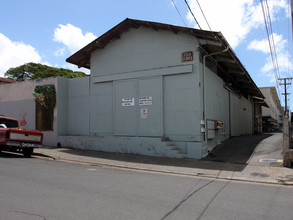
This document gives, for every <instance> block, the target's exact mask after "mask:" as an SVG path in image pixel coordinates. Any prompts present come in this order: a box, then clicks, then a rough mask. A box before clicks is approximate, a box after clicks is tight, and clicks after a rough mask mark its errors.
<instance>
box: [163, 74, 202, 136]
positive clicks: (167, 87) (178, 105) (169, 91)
mask: <svg viewBox="0 0 293 220" xmlns="http://www.w3.org/2000/svg"><path fill="white" fill-rule="evenodd" d="M196 79H197V78H196V75H195V74H179V75H172V76H165V77H164V135H165V136H168V137H170V136H171V137H173V138H176V139H179V140H180V139H182V138H184V139H190V140H193V141H194V140H197V141H199V140H201V136H200V123H199V122H200V114H201V111H200V106H199V104H198V103H199V100H198V96H197V93H196V91H197V87H198V82H197V80H196Z"/></svg>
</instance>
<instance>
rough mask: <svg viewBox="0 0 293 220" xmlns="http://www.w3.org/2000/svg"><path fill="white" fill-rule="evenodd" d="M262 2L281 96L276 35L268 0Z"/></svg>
mask: <svg viewBox="0 0 293 220" xmlns="http://www.w3.org/2000/svg"><path fill="white" fill-rule="evenodd" d="M264 2H265V3H264ZM260 3H261V8H262V12H263V17H264V23H265V28H266V33H267V38H268V43H269V49H270V54H271V59H272V65H273V69H274V75H275V80H276V85H277V92H278V95H279V97H280V89H279V87H280V85H279V82H278V81H279V78H280V73H279V65H278V59H277V53H276V47H275V42H274V35H273V28H272V23H271V18H270V11H269V6H268V2H267V0H260Z"/></svg>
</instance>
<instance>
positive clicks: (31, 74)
mask: <svg viewBox="0 0 293 220" xmlns="http://www.w3.org/2000/svg"><path fill="white" fill-rule="evenodd" d="M5 76H6V77H8V78H10V79H14V80H16V81H24V80H29V79H31V80H34V79H41V78H47V77H56V76H61V77H64V78H75V77H84V76H87V75H86V74H85V73H83V72H79V71H72V70H69V69H63V68H56V67H50V66H46V65H42V64H39V63H26V64H24V65H21V66H19V67H14V68H10V69H9V70H8V71H7V72H6V73H5Z"/></svg>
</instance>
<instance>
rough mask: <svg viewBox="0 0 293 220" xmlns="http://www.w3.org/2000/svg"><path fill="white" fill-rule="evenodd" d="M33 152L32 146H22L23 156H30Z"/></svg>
mask: <svg viewBox="0 0 293 220" xmlns="http://www.w3.org/2000/svg"><path fill="white" fill-rule="evenodd" d="M33 152H34V148H23V149H22V154H23V156H24V157H30V156H31V155H32V154H33Z"/></svg>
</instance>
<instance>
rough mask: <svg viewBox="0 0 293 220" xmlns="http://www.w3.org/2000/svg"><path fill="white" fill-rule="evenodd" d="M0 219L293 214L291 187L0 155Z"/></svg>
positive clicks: (287, 216)
mask: <svg viewBox="0 0 293 220" xmlns="http://www.w3.org/2000/svg"><path fill="white" fill-rule="evenodd" d="M0 179H1V180H0V190H1V192H0V193H1V194H0V195H1V197H0V219H1V220H2V219H3V220H10V219H11V220H12V219H13V220H18V219H21V220H26V219H30V220H34V219H46V220H52V219H54V220H55V219H56V220H57V219H58V220H59V219H62V220H66V219H70V220H74V219H85V220H86V219H140V220H142V219H293V212H292V207H293V188H292V187H284V186H279V185H261V184H252V183H244V182H233V181H220V180H215V179H204V178H191V177H184V176H173V175H166V174H157V173H156V174H155V173H147V172H137V171H130V170H122V169H110V168H102V167H93V166H85V165H78V164H71V163H62V162H56V161H48V160H40V159H35V158H23V157H22V156H15V155H12V154H5V153H1V154H0Z"/></svg>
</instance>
